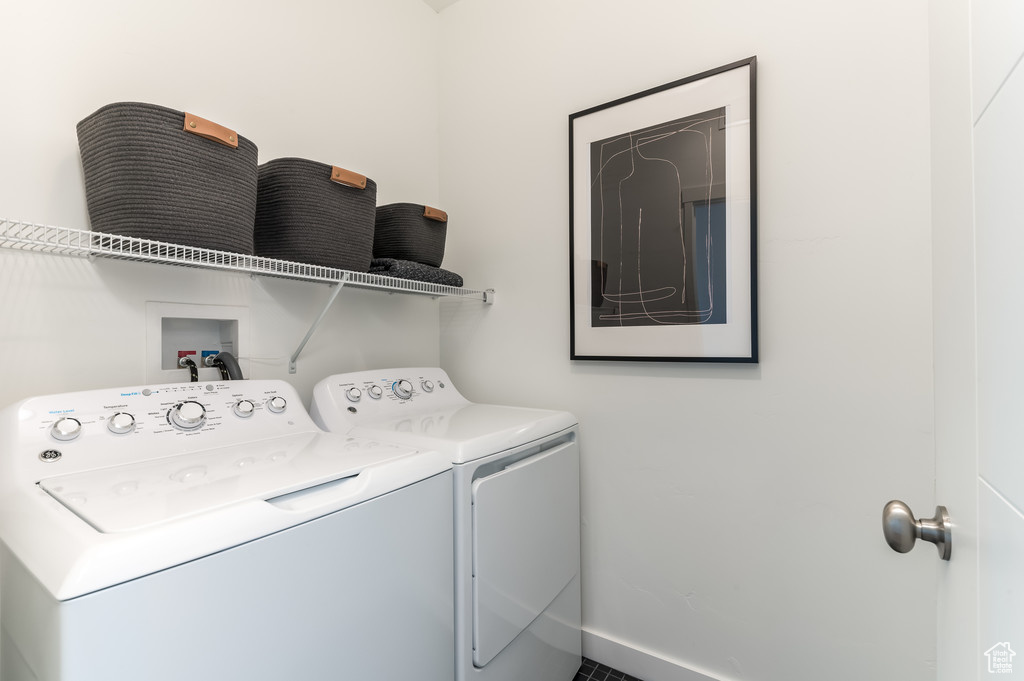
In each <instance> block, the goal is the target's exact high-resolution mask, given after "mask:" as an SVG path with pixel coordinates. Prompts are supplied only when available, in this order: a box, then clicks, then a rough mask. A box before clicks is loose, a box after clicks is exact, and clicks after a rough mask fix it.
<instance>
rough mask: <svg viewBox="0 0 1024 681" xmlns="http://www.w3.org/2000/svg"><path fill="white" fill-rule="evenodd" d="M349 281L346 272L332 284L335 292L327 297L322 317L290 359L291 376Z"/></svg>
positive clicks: (319, 317)
mask: <svg viewBox="0 0 1024 681" xmlns="http://www.w3.org/2000/svg"><path fill="white" fill-rule="evenodd" d="M348 279H349V273H348V272H346V273H345V274H344V276H342V278H341V280H340V281H338V282H337V283H335V284H331V287H332V289H333V290H332V291H331V295H329V296H328V297H327V302H326V303H324V309H322V310H320V315H319V316H318V317H317V318H316V320H315V321H314V322H313V325H312V326H310V327H309V331H307V332H306V337H305V338H303V339H302V342H300V343H299V347H297V348H295V352H293V353H292V356H291V357H290V358H289V359H288V373H289V374H294V373H295V371H296V364H295V363H296V362H297V361H298V359H299V355H301V354H302V350H303V348H305V347H306V343H308V342H309V339H310V338H312V337H313V334H314V333H316V330H317V328H318V327H319V326H320V322H322V321H323V320H324V317H325V316H326V315H327V311H328V310H330V309H331V305H334V301H335V300H336V299H337V298H338V294H339V293H341V289H343V288H344V287H345V283H346V282H348Z"/></svg>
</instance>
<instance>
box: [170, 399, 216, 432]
mask: <svg viewBox="0 0 1024 681" xmlns="http://www.w3.org/2000/svg"><path fill="white" fill-rule="evenodd" d="M167 417H168V419H169V420H170V422H171V423H172V424H174V425H175V426H177V427H178V428H181V429H182V430H195V429H197V428H202V426H203V424H204V423H206V407H204V406H203V405H202V404H200V403H199V402H196V401H194V400H189V401H188V402H182V403H181V404H176V405H174V406H173V407H171V410H170V411H169V412H167Z"/></svg>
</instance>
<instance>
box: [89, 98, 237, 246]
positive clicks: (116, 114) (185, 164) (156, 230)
mask: <svg viewBox="0 0 1024 681" xmlns="http://www.w3.org/2000/svg"><path fill="white" fill-rule="evenodd" d="M77 131H78V146H79V149H80V151H81V155H82V170H83V171H84V174H85V198H86V202H87V203H88V206H89V222H90V224H91V225H92V229H93V230H95V231H98V232H107V233H110V234H120V235H123V236H132V237H138V238H141V239H153V240H156V241H166V242H170V243H174V244H182V245H185V246H198V247H201V248H211V249H215V250H221V251H231V252H234V253H244V254H252V252H253V236H252V231H253V221H254V219H255V216H256V166H257V161H256V156H257V151H256V145H255V144H253V143H252V142H251V141H249V140H247V139H246V138H244V137H242V136H241V135H238V134H236V133H235V132H234V131H233V130H230V129H228V128H225V127H223V126H220V125H217V124H216V123H213V122H211V121H207V120H205V119H202V118H199V117H198V116H194V115H192V114H187V113H185V112H183V111H176V110H174V109H169V108H167V107H163V106H158V105H156V104H144V103H140V102H117V103H114V104H108V105H107V106H104V107H102V108H101V109H99V110H98V111H96V112H95V113H93V114H92V115H91V116H89V117H87V118H85V119H84V120H82V121H81V122H80V123H79V124H78V127H77Z"/></svg>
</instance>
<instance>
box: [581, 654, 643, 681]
mask: <svg viewBox="0 0 1024 681" xmlns="http://www.w3.org/2000/svg"><path fill="white" fill-rule="evenodd" d="M573 681H640V679H638V678H636V677H635V676H629V675H628V674H625V673H623V672H620V671H619V670H617V669H612V668H611V667H609V666H608V665H605V664H601V663H600V662H596V661H594V660H591V659H588V658H586V657H584V658H583V664H581V665H580V669H579V671H578V672H576V677H575V678H574V679H573Z"/></svg>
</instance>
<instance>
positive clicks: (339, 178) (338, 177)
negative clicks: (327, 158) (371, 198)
mask: <svg viewBox="0 0 1024 681" xmlns="http://www.w3.org/2000/svg"><path fill="white" fill-rule="evenodd" d="M331 181H332V182H337V183H338V184H343V185H345V186H346V187H355V188H356V189H366V175H360V174H359V173H354V172H352V171H351V170H345V169H344V168H339V167H338V166H331Z"/></svg>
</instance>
